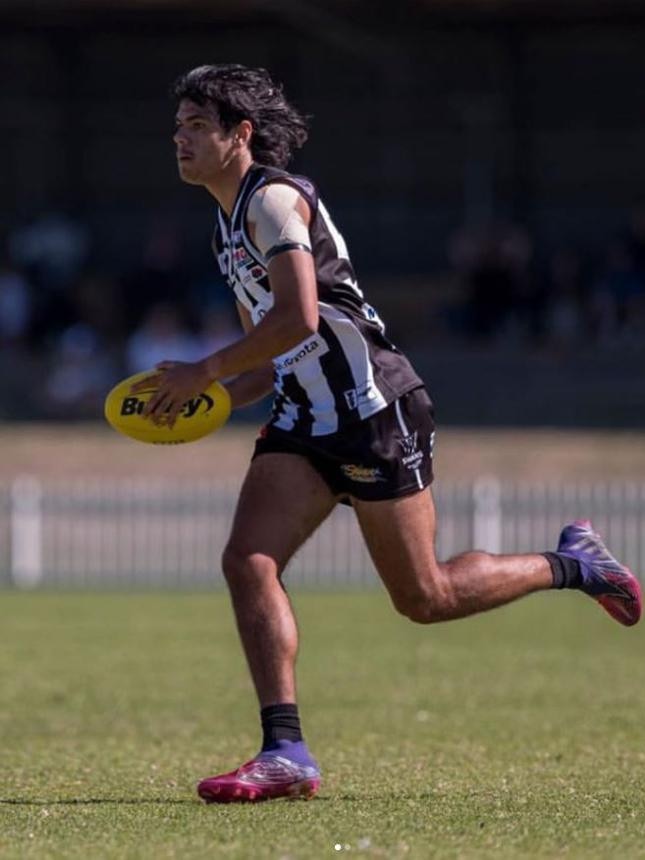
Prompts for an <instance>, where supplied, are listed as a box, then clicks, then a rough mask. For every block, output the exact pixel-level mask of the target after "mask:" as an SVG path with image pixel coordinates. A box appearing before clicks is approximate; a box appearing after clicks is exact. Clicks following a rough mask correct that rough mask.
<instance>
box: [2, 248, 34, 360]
mask: <svg viewBox="0 0 645 860" xmlns="http://www.w3.org/2000/svg"><path fill="white" fill-rule="evenodd" d="M31 313H32V298H31V293H30V287H29V283H28V282H27V280H26V278H24V277H23V276H22V275H21V274H20V272H18V270H17V269H15V268H13V267H12V266H10V265H9V264H8V263H4V264H3V263H0V342H1V343H3V344H4V345H7V344H9V343H16V342H21V341H23V340H24V339H25V338H26V335H27V332H28V329H29V323H30V321H31Z"/></svg>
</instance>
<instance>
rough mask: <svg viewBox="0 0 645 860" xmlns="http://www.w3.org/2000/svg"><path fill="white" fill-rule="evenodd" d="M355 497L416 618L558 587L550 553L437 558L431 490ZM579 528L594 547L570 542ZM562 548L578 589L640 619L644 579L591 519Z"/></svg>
mask: <svg viewBox="0 0 645 860" xmlns="http://www.w3.org/2000/svg"><path fill="white" fill-rule="evenodd" d="M352 501H353V504H354V508H355V510H356V515H357V517H358V521H359V523H360V527H361V530H362V532H363V535H364V537H365V541H366V543H367V546H368V549H369V552H370V555H371V557H372V560H373V561H374V564H375V566H376V569H377V570H378V572H379V575H380V576H381V578H382V580H383V582H384V584H385V586H386V588H387V590H388V592H389V594H390V596H391V598H392V602H393V603H394V605H395V607H396V608H397V609H398V610H399V611H400V612H401V613H402V614H404V615H406V616H408V617H409V618H411V619H412V620H413V621H417V622H420V623H433V622H437V621H448V620H450V619H453V618H463V617H464V616H467V615H473V614H474V613H476V612H483V611H485V610H487V609H492V608H494V607H496V606H501V605H503V604H505V603H509V602H511V601H512V600H516V599H517V598H519V597H523V596H525V595H527V594H530V593H531V592H534V591H541V590H544V589H549V588H553V584H554V573H553V568H552V566H551V563H550V562H549V560H548V559H547V557H546V556H545V555H544V554H537V553H536V554H526V555H492V554H490V553H486V552H479V551H473V552H465V553H462V554H461V555H458V556H455V557H454V558H451V559H449V560H448V561H445V562H440V561H437V559H436V556H435V550H434V538H435V529H436V518H435V509H434V502H433V499H432V495H431V493H430V490H429V489H426V490H423V491H420V492H418V493H415V494H413V495H410V496H404V497H403V498H400V499H392V500H388V501H380V502H364V501H360V500H358V499H353V500H352ZM572 529H573V530H574V531H575V530H576V529H577V530H578V531H582V538H581V540H583V541H586V542H587V544H588V548H587V549H586V550H585V549H583V550H582V552H581V551H580V550H579V549H576V547H577V544H576V545H574V548H573V550H571V549H570V548H569V544H573V541H572V540H569V532H570V531H571V530H572ZM576 534H577V532H576ZM574 536H575V535H574ZM567 541H568V543H567ZM558 554H559V555H560V556H564V563H565V564H568V562H567V559H568V558H569V559H575V562H576V565H577V564H578V563H579V564H580V567H579V568H578V569H579V570H580V583H579V585H577V586H576V587H579V588H580V590H582V591H584V592H585V593H587V594H589V595H590V596H592V597H595V599H597V600H598V602H599V603H601V605H603V607H604V608H605V609H607V611H608V612H610V614H611V615H612V616H613V617H614V618H616V619H617V620H619V621H620V622H621V623H623V624H635V623H636V621H638V619H639V617H640V611H641V609H640V606H641V598H640V587H639V584H638V580H636V578H635V577H634V576H633V575H632V574H631V573H630V572H629V571H628V570H627V569H626V568H624V567H623V566H622V565H620V564H619V563H618V562H617V561H616V560H615V559H614V558H613V556H611V555H610V554H609V552H608V551H607V549H606V547H605V546H604V544H603V543H602V541H601V540H600V538H599V537H598V535H596V534H595V533H594V532H592V531H591V530H590V525H589V524H587V526H584V527H583V526H582V525H576V524H573V525H571V526H568V527H567V528H566V529H565V530H564V531H563V534H562V537H561V540H560V545H559V546H558V553H557V554H556V553H551V554H549V555H550V557H551V558H553V557H554V556H556V555H558ZM555 560H556V563H557V562H558V560H557V558H556V559H555ZM560 560H561V561H562V559H560Z"/></svg>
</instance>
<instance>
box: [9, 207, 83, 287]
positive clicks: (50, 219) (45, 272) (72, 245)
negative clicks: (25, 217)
mask: <svg viewBox="0 0 645 860" xmlns="http://www.w3.org/2000/svg"><path fill="white" fill-rule="evenodd" d="M9 250H10V254H11V257H12V259H13V261H14V262H16V263H17V264H18V265H19V266H20V267H21V268H23V269H24V270H25V271H26V272H28V273H29V276H30V277H31V279H32V280H33V282H34V284H35V285H36V286H37V287H38V288H45V289H48V290H53V291H56V290H63V289H65V288H66V287H67V286H68V285H69V284H70V283H71V282H72V281H73V280H74V279H75V278H76V277H77V275H78V273H79V272H80V270H81V268H82V266H83V265H84V263H85V261H86V259H87V255H88V252H89V235H88V231H87V229H86V227H85V226H84V225H82V224H80V223H78V222H77V221H74V220H72V219H71V218H68V217H67V216H66V215H63V214H62V213H60V212H49V213H46V214H43V215H40V216H39V217H37V218H36V219H34V220H33V221H32V222H31V223H30V224H27V225H25V226H24V227H21V228H19V229H17V230H15V231H14V232H13V233H12V235H11V236H10V238H9Z"/></svg>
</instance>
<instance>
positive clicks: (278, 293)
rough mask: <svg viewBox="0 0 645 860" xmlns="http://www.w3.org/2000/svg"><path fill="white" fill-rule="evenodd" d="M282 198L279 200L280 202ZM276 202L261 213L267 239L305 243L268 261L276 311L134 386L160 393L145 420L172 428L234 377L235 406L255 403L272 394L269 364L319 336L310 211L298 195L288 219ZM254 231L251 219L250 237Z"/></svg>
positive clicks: (167, 364) (246, 323) (149, 405)
mask: <svg viewBox="0 0 645 860" xmlns="http://www.w3.org/2000/svg"><path fill="white" fill-rule="evenodd" d="M273 196H274V198H275V197H276V195H273ZM283 196H284V195H280V197H281V198H282V197H283ZM263 202H265V203H268V202H269V201H268V200H265V201H263ZM274 202H276V203H277V204H278V205H277V209H276V210H275V211H270V212H269V213H268V215H267V212H264V211H263V212H262V213H261V215H260V218H264V216H267V217H266V218H264V221H263V224H264V225H265V226H267V225H268V227H269V230H268V233H269V235H272V234H273V235H277V237H278V240H279V242H278V244H280V243H281V240H283V239H288V238H289V233H290V231H291V233H293V231H294V230H296V231H298V233H297V235H298V237H299V239H300V238H302V239H303V240H304V241H297V242H296V247H295V248H294V247H293V245H291V247H290V248H285V249H284V250H283V249H282V248H280V249H279V251H278V252H277V253H275V255H274V256H272V257H271V258H270V260H269V264H268V266H267V273H268V277H269V284H270V287H271V293H272V295H273V306H272V307H271V308H270V309H269V310H268V311H267V313H266V314H265V316H264V317H263V318H262V319H261V320H260V321H259V322H258V323H257V324H256V325H255V326H251V325H250V323H251V320H250V319H249V317H248V314H247V315H245V316H243V317H242V322H243V325H244V329H245V334H244V337H242V338H241V339H240V340H238V341H237V342H236V343H233V344H231V345H230V346H226V347H224V348H223V349H221V350H218V351H217V352H214V353H213V354H212V355H209V356H207V357H206V358H204V359H202V361H198V362H196V363H194V364H183V365H182V364H178V363H176V362H172V361H169V362H161V363H160V364H158V365H157V370H158V373H157V374H155V375H152V376H150V377H147V378H146V379H145V380H144V381H143V382H142V383H138V384H135V386H133V389H132V391H133V392H135V391H136V390H137V388H138V387H139V388H140V387H141V386H142V385H144V384H145V385H147V386H155V387H157V392H156V394H155V395H154V396H153V397H151V398H150V400H149V401H148V403H147V404H146V406H145V408H144V412H143V414H144V416H145V417H148V416H152V419H153V420H155V421H157V422H159V421H160V420H161V416H163V415H165V416H166V419H167V421H168V423H169V424H171V425H172V424H173V423H174V422H175V420H176V418H177V416H178V414H179V412H180V410H181V407H182V405H183V404H184V403H185V402H186V400H187V399H188V398H189V397H191V396H193V395H194V394H195V393H197V392H199V391H202V390H203V389H204V388H206V387H207V386H208V385H209V384H210V383H211V382H213V381H214V380H217V379H227V378H230V377H239V379H234V380H233V381H232V382H231V383H230V384H229V391H230V392H231V397H232V400H233V405H234V406H241V405H243V404H245V403H252V402H253V401H254V400H257V399H258V398H259V397H262V396H263V395H264V394H265V393H267V392H268V390H269V376H268V373H269V371H268V369H267V367H268V365H269V364H270V362H271V359H273V358H275V357H276V356H279V355H281V354H282V353H284V352H287V351H288V350H290V349H292V348H293V347H294V346H297V345H298V344H299V343H301V342H302V341H303V340H305V339H306V338H308V337H310V336H311V335H313V334H314V333H315V332H316V331H317V330H318V285H317V282H316V271H315V267H314V261H313V257H312V255H311V253H310V250H309V249H310V247H311V246H310V245H309V236H308V227H309V223H310V219H311V213H310V211H309V205H308V204H307V203H306V201H305V200H304V199H303V198H302V197H300V196H299V195H298V194H296V199H295V200H294V199H292V201H291V207H290V209H289V211H288V213H286V217H285V213H284V211H280V207H281V206H282V203H283V201H282V199H280V200H277V201H275V200H274ZM281 219H282V220H281ZM290 224H291V225H292V226H291V227H289V225H290ZM255 227H256V224H255V223H254V222H253V221H252V219H251V217H250V213H249V229H250V230H251V233H252V235H253V233H254V230H255ZM274 228H275V229H274ZM286 244H289V243H288V242H287V243H286ZM263 253H267V252H265V251H263Z"/></svg>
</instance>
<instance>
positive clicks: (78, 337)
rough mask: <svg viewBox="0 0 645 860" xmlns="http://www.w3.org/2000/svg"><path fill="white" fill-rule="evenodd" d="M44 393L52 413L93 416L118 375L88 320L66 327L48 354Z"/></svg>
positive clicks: (99, 409)
mask: <svg viewBox="0 0 645 860" xmlns="http://www.w3.org/2000/svg"><path fill="white" fill-rule="evenodd" d="M50 363H51V371H50V374H49V376H48V378H47V380H46V384H45V393H46V395H47V400H48V405H49V409H50V412H51V415H52V416H53V417H61V418H71V417H87V418H94V417H96V415H98V414H100V411H101V407H102V404H103V398H104V397H105V393H106V391H108V389H109V388H110V387H111V385H112V384H114V381H115V379H116V378H117V373H116V368H115V366H114V362H113V361H112V359H111V356H110V353H109V351H108V350H107V349H106V348H105V344H104V343H103V342H102V341H101V338H100V337H99V336H98V334H97V333H96V332H95V331H94V330H93V329H92V328H91V327H90V326H88V325H87V324H85V323H77V324H75V325H73V326H70V327H69V328H68V329H66V330H65V331H64V332H63V333H62V335H61V336H60V338H59V339H58V342H57V344H56V347H55V349H54V353H53V355H52V357H51V361H50Z"/></svg>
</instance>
